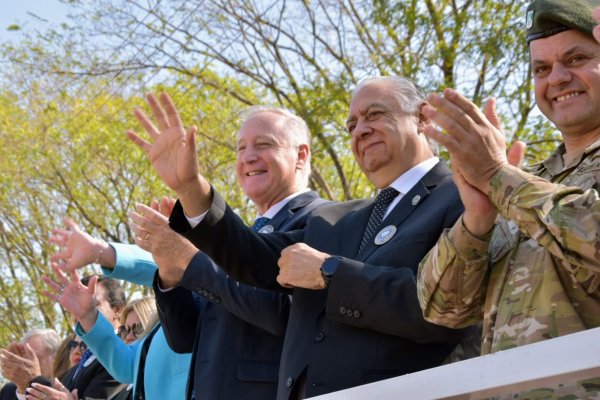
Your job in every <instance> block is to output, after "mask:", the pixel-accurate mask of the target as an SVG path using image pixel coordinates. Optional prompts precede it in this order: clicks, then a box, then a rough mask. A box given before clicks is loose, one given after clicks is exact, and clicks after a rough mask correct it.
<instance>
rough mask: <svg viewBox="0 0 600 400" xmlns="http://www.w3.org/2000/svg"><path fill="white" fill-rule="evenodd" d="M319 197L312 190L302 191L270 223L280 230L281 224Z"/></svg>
mask: <svg viewBox="0 0 600 400" xmlns="http://www.w3.org/2000/svg"><path fill="white" fill-rule="evenodd" d="M317 197H318V195H317V193H316V192H313V191H310V192H306V193H302V194H300V195H298V196H296V197H294V198H293V199H291V200H290V201H288V202H287V204H286V205H285V206H283V208H282V209H281V210H279V212H278V213H277V214H275V216H274V217H273V218H272V219H271V220H270V221H269V223H268V225H271V226H272V227H273V229H274V230H275V231H278V230H280V228H281V226H282V225H283V224H284V223H285V222H286V221H287V220H288V218H290V217H291V216H292V215H294V213H295V212H296V211H297V210H299V209H301V208H302V207H304V206H305V205H307V204H308V203H310V202H311V201H313V200H315V199H316V198H317Z"/></svg>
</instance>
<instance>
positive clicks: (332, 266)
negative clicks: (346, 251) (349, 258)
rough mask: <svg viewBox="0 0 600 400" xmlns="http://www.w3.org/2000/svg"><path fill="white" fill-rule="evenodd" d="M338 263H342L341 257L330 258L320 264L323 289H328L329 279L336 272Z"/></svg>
mask: <svg viewBox="0 0 600 400" xmlns="http://www.w3.org/2000/svg"><path fill="white" fill-rule="evenodd" d="M340 261H342V257H340V256H331V257H328V258H326V259H325V261H323V264H321V277H322V278H323V281H325V287H329V284H330V283H331V278H332V277H333V274H334V273H335V271H336V270H337V268H338V265H340Z"/></svg>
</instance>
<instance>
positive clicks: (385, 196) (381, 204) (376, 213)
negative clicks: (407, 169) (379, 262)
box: [356, 187, 400, 254]
mask: <svg viewBox="0 0 600 400" xmlns="http://www.w3.org/2000/svg"><path fill="white" fill-rule="evenodd" d="M398 194H400V192H398V191H397V190H396V189H394V188H393V187H387V188H385V189H383V190H382V191H381V192H379V194H378V195H377V199H376V200H375V207H373V211H372V212H371V216H370V217H369V222H368V223H367V228H366V229H365V233H364V235H363V238H362V242H360V248H359V249H358V253H356V254H360V252H361V251H362V249H363V248H364V247H365V246H366V245H367V243H369V241H370V240H371V238H372V237H373V235H374V234H375V231H376V230H377V228H379V225H380V224H381V221H383V216H384V215H385V211H386V210H387V208H388V207H389V205H390V204H391V202H392V201H394V199H395V198H396V196H398Z"/></svg>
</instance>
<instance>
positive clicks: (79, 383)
mask: <svg viewBox="0 0 600 400" xmlns="http://www.w3.org/2000/svg"><path fill="white" fill-rule="evenodd" d="M76 369H77V366H75V367H73V368H71V369H70V370H69V371H68V372H67V373H66V374H65V377H64V378H63V381H62V382H63V385H65V386H66V387H67V389H69V391H72V390H73V389H77V391H78V396H79V398H80V399H110V398H111V397H112V396H114V395H115V394H116V393H118V392H120V391H121V390H122V389H124V388H125V387H126V386H127V385H125V384H122V383H119V382H117V381H116V380H115V379H114V378H113V377H112V376H111V375H110V374H109V373H108V371H107V370H106V369H105V368H104V367H103V366H102V364H100V362H99V361H98V360H97V359H96V360H94V361H92V363H91V364H90V365H88V366H87V367H84V368H83V369H82V370H81V371H79V374H77V376H76V377H75V379H74V380H73V375H74V374H75V370H76Z"/></svg>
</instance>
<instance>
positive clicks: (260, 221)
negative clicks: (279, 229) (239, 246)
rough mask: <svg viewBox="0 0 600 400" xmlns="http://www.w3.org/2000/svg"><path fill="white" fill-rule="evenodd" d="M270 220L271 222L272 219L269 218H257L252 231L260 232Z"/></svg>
mask: <svg viewBox="0 0 600 400" xmlns="http://www.w3.org/2000/svg"><path fill="white" fill-rule="evenodd" d="M270 220H271V218H267V217H258V218H256V221H254V225H252V230H253V231H254V232H258V231H260V228H262V227H263V226H265V225H266V224H267V223H268V222H269V221H270Z"/></svg>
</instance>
